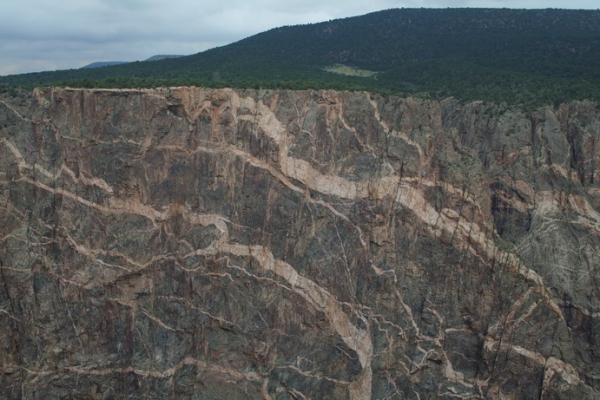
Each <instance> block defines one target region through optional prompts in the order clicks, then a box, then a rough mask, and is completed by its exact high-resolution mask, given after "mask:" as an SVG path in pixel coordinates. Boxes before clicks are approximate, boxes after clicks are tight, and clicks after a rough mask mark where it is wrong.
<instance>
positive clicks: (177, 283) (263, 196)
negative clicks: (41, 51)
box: [0, 88, 600, 399]
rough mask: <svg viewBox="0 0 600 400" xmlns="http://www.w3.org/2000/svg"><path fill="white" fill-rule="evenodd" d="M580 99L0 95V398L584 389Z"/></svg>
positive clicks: (589, 366) (587, 365)
mask: <svg viewBox="0 0 600 400" xmlns="http://www.w3.org/2000/svg"><path fill="white" fill-rule="evenodd" d="M599 133H600V111H599V109H598V107H597V105H596V104H595V103H591V102H574V103H570V104H565V105H562V106H560V107H558V108H554V107H546V108H540V109H537V110H535V111H532V112H524V111H521V110H519V109H515V108H510V107H507V106H498V105H494V104H485V103H481V102H474V103H468V104H463V103H459V102H458V101H456V100H453V99H446V100H443V101H433V100H421V99H415V98H397V97H381V96H376V95H371V94H368V93H349V92H334V91H267V90H263V91H259V90H246V91H244V90H231V89H202V88H171V89H156V90H83V89H81V90H80V89H56V88H54V89H52V88H45V89H36V90H35V91H34V93H33V94H32V96H31V99H30V101H29V102H28V103H27V104H21V105H17V104H13V103H11V101H10V100H8V99H7V98H3V99H1V100H0V273H1V274H0V278H1V281H2V282H1V283H0V372H1V373H0V388H1V389H0V397H3V398H6V399H20V398H27V399H42V398H94V399H111V398H140V399H141V398H203V399H209V398H210V399H224V398H229V399H234V398H252V399H261V398H262V399H303V398H350V399H371V398H372V399H383V398H434V397H435V398H464V399H467V398H498V399H500V398H543V399H554V398H565V399H567V398H570V399H572V398H595V397H598V396H600V286H599V280H600V253H598V251H597V249H598V248H599V247H600V214H599V211H600V186H599V184H598V182H599V178H600V177H599V176H598V164H597V163H596V161H597V160H600V158H599V157H600V146H599V145H598V144H597V142H598V135H599Z"/></svg>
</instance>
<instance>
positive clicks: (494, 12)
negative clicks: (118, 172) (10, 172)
mask: <svg viewBox="0 0 600 400" xmlns="http://www.w3.org/2000/svg"><path fill="white" fill-rule="evenodd" d="M0 84H5V85H57V84H61V85H72V86H74V85H78V86H156V85H202V86H216V87H220V86H238V87H247V86H248V87H267V88H268V87H271V88H274V87H276V88H293V89H295V88H298V89H300V88H337V89H355V90H370V91H375V92H381V93H422V92H427V93H429V94H430V95H436V96H448V95H453V96H456V97H458V98H463V99H483V100H495V101H508V102H514V103H520V104H537V103H541V102H542V103H548V102H560V101H565V100H569V99H580V98H588V99H597V100H598V99H600V11H598V10H555V9H546V10H512V9H468V8H467V9H393V10H385V11H380V12H376V13H371V14H367V15H364V16H359V17H352V18H345V19H337V20H332V21H328V22H322V23H317V24H309V25H297V26H285V27H279V28H275V29H271V30H269V31H266V32H263V33H260V34H257V35H254V36H251V37H248V38H246V39H243V40H241V41H239V42H236V43H232V44H230V45H227V46H223V47H219V48H214V49H211V50H207V51H204V52H201V53H198V54H194V55H191V56H185V57H179V58H169V59H162V60H159V61H155V62H152V63H145V62H133V63H127V64H122V65H116V66H110V67H105V68H94V69H84V70H74V71H73V70H71V71H55V72H44V73H36V74H23V75H13V76H7V77H2V78H0Z"/></svg>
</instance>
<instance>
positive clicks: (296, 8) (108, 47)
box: [0, 0, 598, 75]
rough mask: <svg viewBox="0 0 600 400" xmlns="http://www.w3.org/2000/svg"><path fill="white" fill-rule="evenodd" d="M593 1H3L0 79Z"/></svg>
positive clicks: (591, 6) (583, 5)
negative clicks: (382, 18)
mask: <svg viewBox="0 0 600 400" xmlns="http://www.w3.org/2000/svg"><path fill="white" fill-rule="evenodd" d="M596 1H597V0H593V1H591V0H570V1H569V0H521V1H513V0H399V1H392V0H334V1H327V2H325V1H323V0H287V1H285V2H282V1H280V0H256V1H252V2H248V1H241V0H229V1H228V2H222V1H214V0H212V1H197V0H171V1H164V0H125V1H124V0H62V1H61V2H50V1H47V0H4V1H3V5H2V8H3V12H2V14H1V15H0V55H1V56H0V75H5V74H12V73H23V72H33V71H41V70H54V69H65V68H79V67H81V66H83V65H85V64H88V63H91V62H94V61H135V60H143V59H146V58H148V57H150V56H152V55H155V54H193V53H197V52H199V51H203V50H206V49H209V48H212V47H216V46H222V45H225V44H227V43H231V42H234V41H236V40H240V39H243V38H244V37H247V36H250V35H253V34H256V33H259V32H262V31H265V30H267V29H270V28H274V27H277V26H282V25H295V24H304V23H313V22H320V21H326V20H329V19H334V18H342V17H349V16H355V15H361V14H365V13H368V12H372V11H377V10H382V9H388V8H395V7H443V8H445V7H508V8H547V7H552V8H587V9H596V8H598V5H597V4H596Z"/></svg>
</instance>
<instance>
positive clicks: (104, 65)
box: [80, 61, 129, 69]
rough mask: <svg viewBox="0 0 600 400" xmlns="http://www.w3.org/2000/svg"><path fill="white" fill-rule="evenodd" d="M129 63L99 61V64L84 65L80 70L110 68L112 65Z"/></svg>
mask: <svg viewBox="0 0 600 400" xmlns="http://www.w3.org/2000/svg"><path fill="white" fill-rule="evenodd" d="M128 62H129V61H98V62H93V63H91V64H88V65H84V66H83V67H81V68H80V69H86V68H100V67H110V66H112V65H120V64H126V63H128Z"/></svg>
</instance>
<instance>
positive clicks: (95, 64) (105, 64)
mask: <svg viewBox="0 0 600 400" xmlns="http://www.w3.org/2000/svg"><path fill="white" fill-rule="evenodd" d="M179 57H184V56H182V55H177V54H158V55H155V56H152V57H150V58H147V59H145V60H144V61H160V60H166V59H168V58H179ZM130 62H131V61H98V62H93V63H91V64H88V65H84V66H83V67H81V68H79V69H87V68H100V67H111V66H114V65H121V64H128V63H130Z"/></svg>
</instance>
